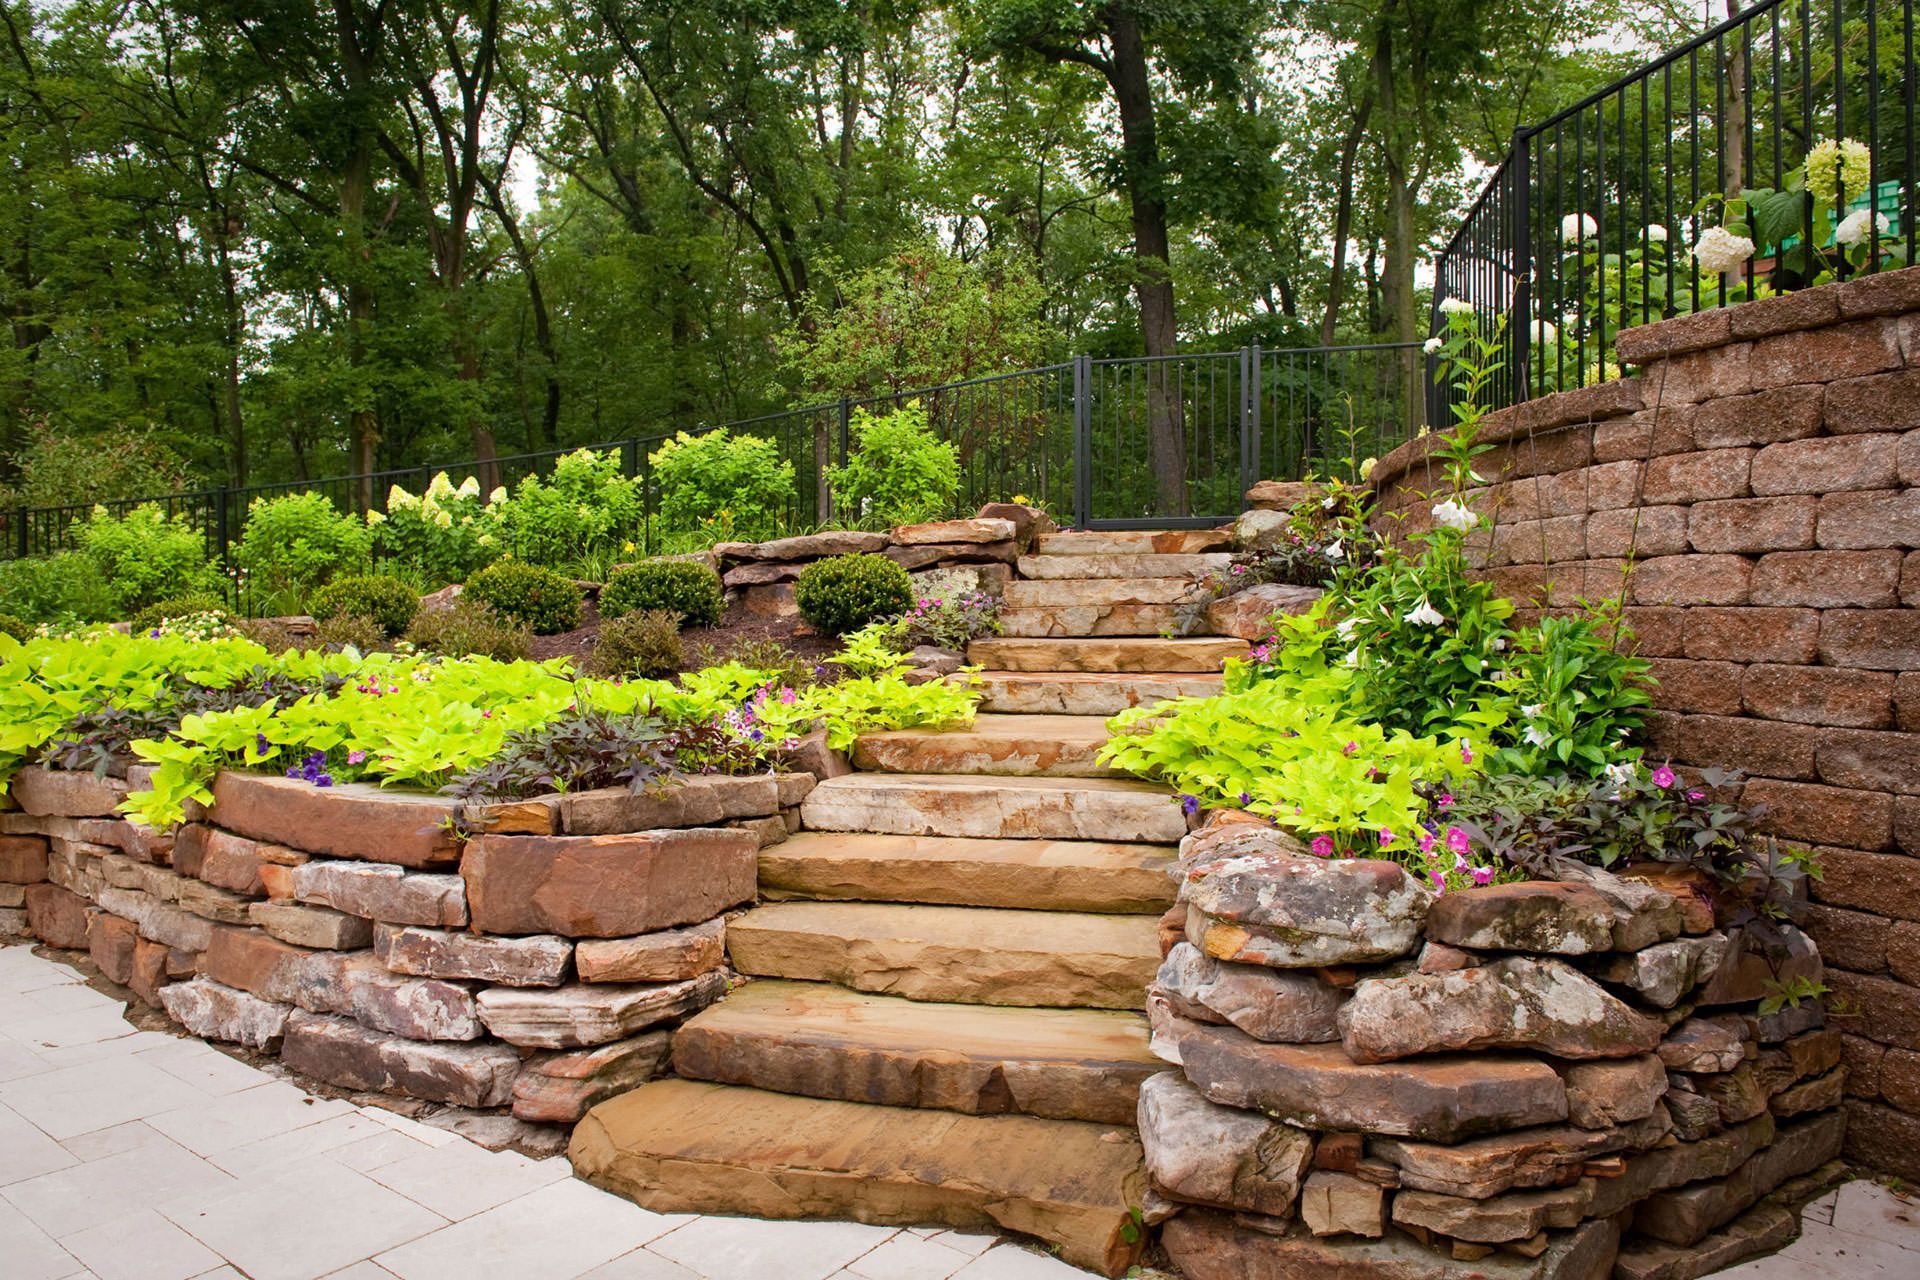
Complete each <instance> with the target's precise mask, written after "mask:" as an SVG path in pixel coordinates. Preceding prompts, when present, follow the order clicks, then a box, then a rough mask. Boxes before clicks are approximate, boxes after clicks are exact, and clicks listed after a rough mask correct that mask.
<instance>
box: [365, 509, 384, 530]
mask: <svg viewBox="0 0 1920 1280" xmlns="http://www.w3.org/2000/svg"><path fill="white" fill-rule="evenodd" d="M385 520H386V516H384V515H382V514H381V513H380V512H378V511H373V510H369V511H368V512H367V527H368V528H369V529H371V528H372V527H373V526H374V525H376V524H381V523H383V522H385Z"/></svg>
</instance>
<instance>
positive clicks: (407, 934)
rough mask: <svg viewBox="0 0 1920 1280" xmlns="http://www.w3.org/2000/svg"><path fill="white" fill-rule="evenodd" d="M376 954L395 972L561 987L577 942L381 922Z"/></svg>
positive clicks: (544, 936) (540, 936)
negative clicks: (482, 934) (423, 927)
mask: <svg viewBox="0 0 1920 1280" xmlns="http://www.w3.org/2000/svg"><path fill="white" fill-rule="evenodd" d="M373 953H374V955H376V956H378V957H379V959H380V963H381V964H383V965H385V966H386V967H387V968H388V969H391V970H392V971H393V972H395V973H406V974H412V975H414V976H415V977H420V978H473V979H476V980H478V981H481V982H498V983H503V984H505V985H506V986H510V987H557V986H559V985H560V984H561V983H562V982H564V981H565V980H566V977H567V971H568V969H569V968H571V963H570V962H571V961H572V959H573V944H572V943H571V942H569V941H567V940H566V939H565V938H556V937H553V936H551V935H536V936H533V937H525V938H488V937H482V936H480V935H478V934H472V933H458V932H450V931H447V930H442V929H422V928H417V927H413V928H397V927H395V926H393V925H390V924H383V925H381V926H380V927H379V929H377V930H376V931H375V933H374V938H373Z"/></svg>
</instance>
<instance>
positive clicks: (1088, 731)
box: [853, 716, 1120, 778]
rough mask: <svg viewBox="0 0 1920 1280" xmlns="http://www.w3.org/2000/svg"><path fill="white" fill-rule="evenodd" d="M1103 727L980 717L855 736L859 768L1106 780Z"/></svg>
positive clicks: (1084, 721)
mask: <svg viewBox="0 0 1920 1280" xmlns="http://www.w3.org/2000/svg"><path fill="white" fill-rule="evenodd" d="M1106 742H1107V731H1106V726H1105V725H1104V724H1102V723H1101V722H1100V721H1099V720H1097V719H1093V718H1091V717H1084V716H980V717H977V718H976V719H975V720H974V722H973V723H972V724H971V725H969V726H967V727H966V728H964V729H917V728H916V729H896V730H890V731H882V732H877V733H864V734H861V735H860V737H859V738H858V739H856V740H855V741H854V744H853V762H854V764H855V765H857V766H858V767H859V768H862V769H868V770H884V771H886V772H889V773H948V774H995V775H1009V776H1016V777H1086V778H1095V777H1108V776H1120V775H1119V772H1118V771H1117V770H1114V769H1111V768H1108V767H1106V766H1104V765H1101V764H1100V763H1099V762H1098V757H1099V753H1100V749H1101V747H1103V746H1105V745H1106Z"/></svg>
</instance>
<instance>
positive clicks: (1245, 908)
mask: <svg viewBox="0 0 1920 1280" xmlns="http://www.w3.org/2000/svg"><path fill="white" fill-rule="evenodd" d="M1180 897H1181V900H1182V901H1183V902H1185V903H1186V904H1187V940H1188V941H1189V942H1191V943H1193V944H1194V945H1195V946H1197V947H1199V948H1200V950H1202V951H1204V952H1206V953H1207V954H1208V955H1210V956H1213V957H1214V958H1215V959H1218V960H1235V961H1240V962H1243V963H1251V964H1265V965H1271V966H1272V967H1274V968H1278V969H1301V968H1315V967H1318V966H1322V965H1339V964H1356V963H1371V962H1375V961H1380V960H1392V959H1394V958H1396V957H1398V956H1402V955H1405V954H1406V953H1407V952H1409V951H1411V950H1412V949H1413V947H1414V945H1415V944H1416V943H1417V942H1418V941H1419V940H1420V926H1421V922H1422V921H1423V920H1424V919H1425V918H1426V913H1427V907H1428V905H1429V904H1430V903H1431V902H1432V901H1433V895H1432V893H1431V892H1429V891H1428V890H1427V889H1426V888H1425V887H1424V886H1422V885H1421V884H1420V883H1419V882H1418V881H1416V880H1415V879H1414V878H1413V877H1412V876H1411V875H1409V874H1407V871H1406V869H1405V868H1403V867H1401V866H1400V864H1399V863H1397V862H1388V861H1386V860H1384V859H1370V858H1341V859H1331V858H1329V859H1321V858H1296V857H1289V856H1287V855H1285V854H1250V855H1246V856H1241V857H1227V858H1220V859H1208V860H1205V861H1201V862H1197V863H1195V864H1193V865H1192V866H1190V867H1189V869H1188V871H1187V878H1186V880H1185V882H1184V883H1183V884H1182V885H1181V887H1180Z"/></svg>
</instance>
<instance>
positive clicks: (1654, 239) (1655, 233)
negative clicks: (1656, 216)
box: [1646, 222, 1667, 244]
mask: <svg viewBox="0 0 1920 1280" xmlns="http://www.w3.org/2000/svg"><path fill="white" fill-rule="evenodd" d="M1646 235H1647V243H1648V244H1665V243H1666V242H1667V229H1666V228H1665V227H1663V226H1661V225H1660V224H1659V223H1657V222H1649V223H1648V224H1647V231H1646Z"/></svg>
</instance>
